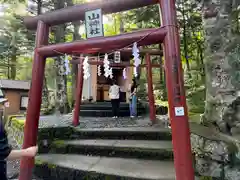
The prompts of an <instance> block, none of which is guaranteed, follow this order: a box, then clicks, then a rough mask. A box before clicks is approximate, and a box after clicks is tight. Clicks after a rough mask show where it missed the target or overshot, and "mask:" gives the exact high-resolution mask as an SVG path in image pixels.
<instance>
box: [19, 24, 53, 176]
mask: <svg viewBox="0 0 240 180" xmlns="http://www.w3.org/2000/svg"><path fill="white" fill-rule="evenodd" d="M48 37H49V27H48V25H46V24H45V23H44V22H42V21H39V22H38V28H37V35H36V48H38V47H40V46H42V45H47V43H48ZM45 63H46V58H45V57H44V56H42V55H40V54H39V53H38V52H37V51H36V50H35V52H34V59H33V69H32V83H31V88H30V91H29V92H30V93H29V101H28V108H27V117H26V122H25V127H24V141H23V149H25V148H28V147H30V146H35V145H36V144H37V135H38V122H39V115H40V108H41V102H42V88H43V78H44V69H45ZM33 167H34V158H22V160H21V165H20V175H19V180H31V179H32V168H33Z"/></svg>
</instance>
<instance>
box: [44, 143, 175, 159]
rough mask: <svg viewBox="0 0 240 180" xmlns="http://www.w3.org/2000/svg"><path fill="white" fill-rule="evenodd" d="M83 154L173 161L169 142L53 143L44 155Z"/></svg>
mask: <svg viewBox="0 0 240 180" xmlns="http://www.w3.org/2000/svg"><path fill="white" fill-rule="evenodd" d="M47 152H50V153H58V154H84V155H91V156H92V155H93V156H105V157H106V156H107V157H124V158H138V159H148V160H149V159H151V160H173V151H172V143H171V141H146V140H145V141H144V140H102V139H88V140H73V141H61V140H60V141H55V142H54V143H53V144H52V145H51V146H50V147H49V151H46V150H45V153H47Z"/></svg>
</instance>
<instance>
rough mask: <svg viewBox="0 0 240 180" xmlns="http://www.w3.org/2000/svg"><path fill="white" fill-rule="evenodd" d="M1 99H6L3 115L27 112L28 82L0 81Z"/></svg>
mask: <svg viewBox="0 0 240 180" xmlns="http://www.w3.org/2000/svg"><path fill="white" fill-rule="evenodd" d="M0 88H1V91H2V93H3V94H2V98H6V99H7V102H5V103H4V104H3V105H4V106H5V111H4V115H13V114H19V113H24V112H25V111H26V110H27V103H28V92H29V90H30V82H29V81H17V80H8V79H1V80H0Z"/></svg>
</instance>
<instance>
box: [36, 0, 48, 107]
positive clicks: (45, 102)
mask: <svg viewBox="0 0 240 180" xmlns="http://www.w3.org/2000/svg"><path fill="white" fill-rule="evenodd" d="M40 14H42V0H37V15H40ZM49 104H50V102H49V92H48V87H47V78H46V75H45V74H44V79H43V91H42V107H43V108H44V109H48V107H49Z"/></svg>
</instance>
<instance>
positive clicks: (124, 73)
mask: <svg viewBox="0 0 240 180" xmlns="http://www.w3.org/2000/svg"><path fill="white" fill-rule="evenodd" d="M123 79H127V71H126V68H124V69H123Z"/></svg>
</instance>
